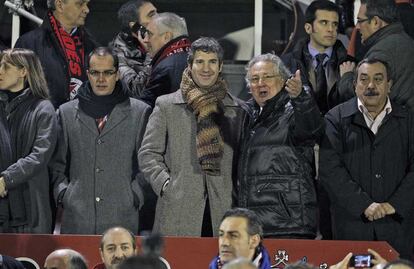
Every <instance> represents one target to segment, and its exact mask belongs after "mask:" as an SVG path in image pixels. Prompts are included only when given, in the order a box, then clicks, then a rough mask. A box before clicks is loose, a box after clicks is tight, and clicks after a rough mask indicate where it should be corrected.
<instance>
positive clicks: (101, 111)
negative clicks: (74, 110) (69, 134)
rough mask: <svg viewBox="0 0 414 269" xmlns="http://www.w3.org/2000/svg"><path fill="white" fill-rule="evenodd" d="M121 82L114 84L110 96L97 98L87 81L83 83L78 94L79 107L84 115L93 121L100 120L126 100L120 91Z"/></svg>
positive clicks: (125, 95)
mask: <svg viewBox="0 0 414 269" xmlns="http://www.w3.org/2000/svg"><path fill="white" fill-rule="evenodd" d="M122 88H123V86H122V84H121V82H119V81H118V82H117V83H116V84H115V89H114V91H113V92H112V93H111V94H110V95H103V96H98V95H96V94H95V93H94V92H93V90H92V89H91V84H90V82H89V81H87V82H85V83H83V85H82V87H81V88H80V89H79V92H78V95H77V97H78V99H79V107H80V109H82V111H83V112H85V113H86V115H88V116H90V117H92V118H93V119H100V118H103V117H105V116H106V115H109V114H110V113H111V111H112V109H113V108H114V107H115V106H116V105H117V104H119V103H122V102H123V101H125V100H127V99H128V95H127V94H125V91H123V90H122Z"/></svg>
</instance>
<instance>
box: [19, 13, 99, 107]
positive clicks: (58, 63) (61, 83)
mask: <svg viewBox="0 0 414 269" xmlns="http://www.w3.org/2000/svg"><path fill="white" fill-rule="evenodd" d="M78 31H81V35H82V36H83V44H84V48H85V53H84V59H83V62H84V63H85V66H86V63H87V61H88V55H89V53H90V52H91V51H92V50H93V49H94V48H95V47H97V43H96V42H95V41H94V40H93V39H92V37H91V36H90V34H88V32H87V31H86V30H85V28H83V27H79V29H78ZM15 47H16V48H26V49H30V50H33V51H34V52H35V53H36V54H37V56H38V57H39V59H40V62H41V63H42V67H43V70H44V72H45V76H46V81H47V86H48V87H49V94H50V100H51V102H52V104H53V106H54V107H55V109H57V108H58V107H59V106H60V105H61V104H63V103H65V102H67V101H69V69H68V63H67V62H66V58H65V55H64V52H63V50H62V48H61V47H60V44H59V41H58V40H57V39H56V36H55V34H54V33H53V29H52V26H51V24H50V21H49V18H48V17H47V16H46V17H45V19H44V20H43V24H42V25H41V26H40V27H38V28H36V29H35V30H33V31H30V32H28V33H26V34H24V35H22V36H21V37H20V38H19V39H18V40H17V42H16V45H15Z"/></svg>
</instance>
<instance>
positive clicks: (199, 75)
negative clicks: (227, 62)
mask: <svg viewBox="0 0 414 269" xmlns="http://www.w3.org/2000/svg"><path fill="white" fill-rule="evenodd" d="M187 62H188V68H189V69H190V71H191V76H192V78H193V80H194V82H195V83H196V84H197V85H198V86H199V87H200V88H210V87H211V86H213V85H214V84H215V83H216V82H217V79H218V77H219V75H220V72H221V70H222V67H223V48H222V47H221V46H220V44H219V43H218V42H217V40H216V39H214V38H212V37H201V38H199V39H197V40H196V41H194V42H193V43H192V44H191V48H190V51H189V54H188V58H187Z"/></svg>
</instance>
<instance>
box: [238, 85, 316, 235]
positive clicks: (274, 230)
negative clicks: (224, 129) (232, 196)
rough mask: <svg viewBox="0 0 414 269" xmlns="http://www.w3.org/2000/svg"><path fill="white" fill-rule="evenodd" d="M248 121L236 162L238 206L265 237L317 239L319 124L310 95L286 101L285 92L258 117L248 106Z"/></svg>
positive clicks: (253, 104) (251, 104) (256, 108)
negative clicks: (256, 220)
mask: <svg viewBox="0 0 414 269" xmlns="http://www.w3.org/2000/svg"><path fill="white" fill-rule="evenodd" d="M247 109H248V113H249V115H250V120H249V121H247V122H248V124H247V125H248V126H246V132H245V133H246V135H245V136H244V139H243V145H242V155H241V158H240V162H239V173H240V174H239V175H240V177H239V179H240V181H239V206H240V207H246V208H249V209H251V210H253V211H255V212H256V214H257V215H258V216H259V218H260V219H261V220H262V224H263V230H264V231H263V232H264V236H265V237H266V236H267V237H269V236H271V237H285V238H286V237H288V238H313V237H315V235H316V213H317V203H316V193H315V186H314V182H313V181H314V179H313V178H314V175H313V172H314V155H313V147H314V145H315V140H316V139H318V138H319V137H320V136H321V135H322V134H323V131H324V123H323V118H322V116H321V115H320V112H319V110H318V108H317V106H316V103H315V102H314V100H313V98H312V97H311V95H310V94H309V93H308V92H306V91H302V93H301V94H300V95H299V96H298V97H297V98H292V99H291V98H289V95H288V94H287V92H286V91H285V90H282V91H281V92H280V93H278V94H277V95H276V96H275V97H273V98H272V99H270V100H269V101H268V102H267V103H266V105H265V106H264V107H263V110H262V112H261V113H260V115H259V106H258V105H257V104H256V102H255V101H254V100H251V101H249V102H248V103H247Z"/></svg>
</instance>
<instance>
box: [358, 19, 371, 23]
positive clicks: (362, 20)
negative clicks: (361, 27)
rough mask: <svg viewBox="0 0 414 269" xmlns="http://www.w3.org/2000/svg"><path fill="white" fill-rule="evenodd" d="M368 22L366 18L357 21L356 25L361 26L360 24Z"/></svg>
mask: <svg viewBox="0 0 414 269" xmlns="http://www.w3.org/2000/svg"><path fill="white" fill-rule="evenodd" d="M369 20H370V18H366V19H359V18H358V19H357V24H361V23H363V22H366V21H369Z"/></svg>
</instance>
